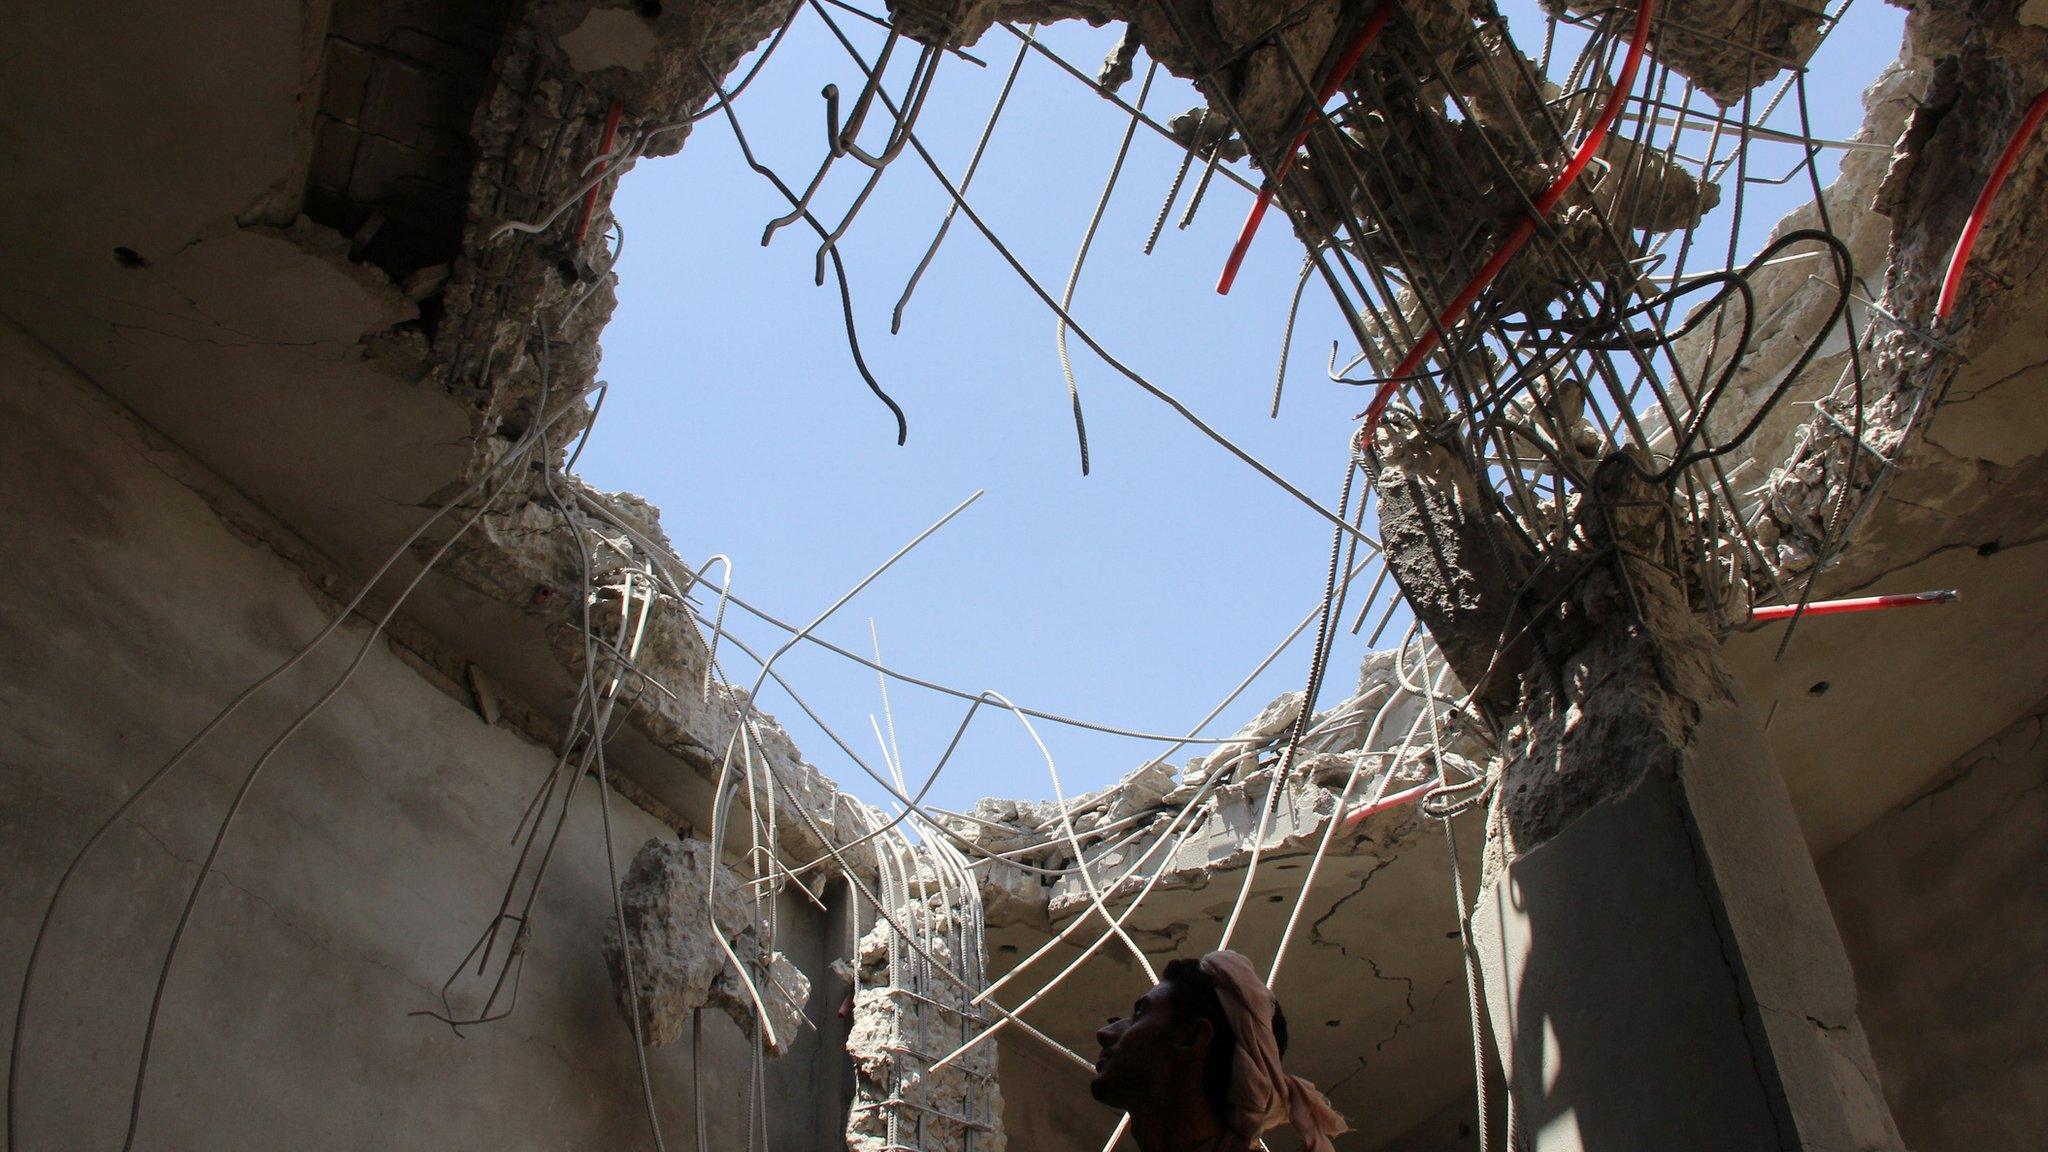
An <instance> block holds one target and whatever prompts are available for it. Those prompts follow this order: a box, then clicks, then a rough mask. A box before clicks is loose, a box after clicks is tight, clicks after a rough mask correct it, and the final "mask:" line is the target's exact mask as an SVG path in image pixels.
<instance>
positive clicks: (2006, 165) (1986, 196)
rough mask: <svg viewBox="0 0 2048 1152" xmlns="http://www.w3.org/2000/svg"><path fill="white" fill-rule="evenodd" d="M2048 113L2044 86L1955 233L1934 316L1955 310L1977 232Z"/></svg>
mask: <svg viewBox="0 0 2048 1152" xmlns="http://www.w3.org/2000/svg"><path fill="white" fill-rule="evenodd" d="M2043 115H2048V88H2044V89H2042V90H2041V94H2040V95H2039V96H2036V97H2034V102H2033V103H2032V104H2029V105H2027V114H2026V115H2025V116H2022V117H2020V126H2019V128H2018V130H2016V131H2015V132H2013V134H2012V139H2010V140H2008V141H2006V143H2005V151H2004V152H2001V153H1999V156H1998V163H1997V164H1996V165H1994V166H1993V167H1992V169H1991V179H1989V180H1986V181H1985V182H1984V191H1982V192H1980V193H1978V195H1977V203H1976V206H1975V207H1973V208H1971V209H1970V219H1969V222H1968V223H1966V224H1964V225H1963V234H1962V235H1961V236H1958V237H1956V250H1955V251H1954V252H1953V253H1951V254H1950V255H1949V258H1948V274H1947V275H1946V276H1944V277H1942V280H1941V297H1940V299H1938V300H1937V301H1936V302H1935V305H1934V317H1935V319H1937V320H1946V319H1948V318H1949V314H1950V313H1952V312H1954V311H1955V310H1956V297H1958V296H1960V295H1962V292H1963V272H1964V271H1965V270H1966V269H1968V268H1969V266H1970V250H1971V249H1972V248H1975V247H1976V246H1977V233H1979V232H1981V231H1983V230H1984V219H1985V217H1987V216H1990V215H1991V203H1992V201H1994V200H1996V199H1998V190H1999V189H2000V188H2003V187H2005V178H2006V177H2007V176H2010V175H2012V168H2013V165H2014V164H2016V163H2018V162H2019V158H2020V152H2021V151H2022V150H2024V149H2025V148H2026V146H2027V141H2028V140H2030V139H2032V138H2033V135H2034V129H2036V128H2038V127H2040V126H2041V117H2042V116H2043Z"/></svg>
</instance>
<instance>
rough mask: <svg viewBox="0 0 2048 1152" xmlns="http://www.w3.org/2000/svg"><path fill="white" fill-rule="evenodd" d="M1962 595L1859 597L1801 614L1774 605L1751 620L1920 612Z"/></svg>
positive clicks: (1758, 611)
mask: <svg viewBox="0 0 2048 1152" xmlns="http://www.w3.org/2000/svg"><path fill="white" fill-rule="evenodd" d="M1957 596H1958V593H1957V592H1956V591H1955V589H1953V588H1951V589H1946V590H1944V591H1940V592H1906V593H1902V594H1898V595H1893V596H1858V597H1856V598H1855V599H1853V600H1822V601H1820V602H1818V603H1814V604H1808V605H1807V606H1806V610H1805V611H1804V612H1801V611H1800V609H1799V605H1797V604H1772V605H1770V606H1769V607H1765V608H1755V609H1751V611H1750V613H1749V618H1750V619H1751V620H1752V621H1755V622H1758V623H1762V622H1763V621H1766V620H1789V619H1791V618H1792V617H1793V616H1795V615H1804V616H1839V615H1841V614H1843V613H1845V612H1875V611H1877V610H1878V609H1880V608H1917V607H1919V606H1921V605H1923V604H1953V603H1955V602H1956V598H1957Z"/></svg>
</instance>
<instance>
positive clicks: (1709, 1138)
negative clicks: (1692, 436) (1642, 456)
mask: <svg viewBox="0 0 2048 1152" xmlns="http://www.w3.org/2000/svg"><path fill="white" fill-rule="evenodd" d="M1613 495H1615V496H1617V497H1620V496H1624V495H1626V493H1614V494H1613ZM1641 503H1643V504H1644V505H1645V506H1647V502H1646V501H1644V502H1641ZM1626 505H1627V501H1625V500H1621V499H1617V500H1616V501H1615V504H1614V506H1615V507H1625V506H1626ZM1659 519H1661V517H1655V516H1650V517H1644V518H1642V519H1640V520H1638V522H1637V523H1636V524H1634V525H1633V526H1631V525H1629V524H1626V523H1622V524H1616V523H1608V524H1606V525H1605V526H1604V532H1603V534H1605V535H1607V536H1608V538H1609V539H1610V540H1613V541H1616V542H1617V543H1618V544H1619V545H1620V546H1618V547H1616V548H1614V549H1612V550H1611V553H1610V555H1609V559H1607V560H1602V561H1598V562H1596V563H1594V564H1593V565H1591V566H1590V567H1591V570H1590V572H1589V573H1588V574H1586V575H1584V576H1583V577H1581V578H1580V579H1578V580H1577V582H1576V583H1575V584H1574V585H1573V587H1572V589H1571V591H1570V594H1569V595H1568V596H1567V597H1566V598H1565V600H1564V603H1563V604H1562V606H1561V607H1560V609H1559V610H1558V612H1557V613H1556V616H1555V619H1556V620H1557V622H1558V627H1556V628H1552V629H1548V630H1547V631H1546V643H1545V645H1544V651H1545V653H1546V658H1547V659H1546V662H1545V665H1544V666H1543V667H1539V668H1532V669H1531V670H1530V671H1528V672H1527V673H1526V674H1525V676H1524V696H1523V707H1522V709H1521V712H1520V714H1519V718H1518V721H1517V723H1516V724H1515V725H1514V727H1513V728H1511V729H1510V731H1509V733H1508V736H1507V740H1506V742H1505V747H1506V749H1507V751H1506V761H1505V763H1504V764H1503V765H1502V775H1501V779H1500V787H1499V791H1498V792H1497V793H1496V795H1495V797H1494V800H1493V806H1492V808H1491V810H1490V811H1489V814H1488V826H1487V858H1486V864H1485V871H1484V875H1483V879H1482V883H1481V887H1480V891H1479V896H1478V901H1477V905H1478V906H1477V909H1476V914H1475V923H1474V928H1475V933H1474V944H1475V947H1476V948H1477V949H1478V952H1479V960H1480V965H1481V969H1482V972H1483V977H1484V982H1485V987H1486V1001H1487V1013H1488V1016H1489V1018H1490V1021H1489V1022H1490V1024H1491V1026H1492V1029H1493V1032H1494V1035H1495V1036H1496V1037H1497V1038H1498V1039H1499V1043H1500V1048H1501V1051H1502V1058H1503V1061H1504V1063H1505V1064H1506V1069H1505V1072H1506V1077H1507V1080H1508V1084H1509V1087H1510V1091H1511V1094H1512V1097H1513V1100H1514V1102H1515V1106H1516V1112H1517V1114H1518V1128H1519V1133H1520V1135H1521V1138H1522V1145H1521V1146H1522V1147H1524V1148H1527V1149H1532V1150H1535V1152H1568V1150H1569V1152H1576V1150H1579V1149H1589V1150H1594V1152H1601V1150H1608V1149H1612V1150H1627V1152H1635V1150H1639V1149H1648V1148H1654V1149H1657V1150H1658V1152H1678V1150H1685V1149H1701V1150H1705V1149H1716V1150H1723V1149H1764V1148H1783V1149H1814V1150H1821V1149H1826V1150H1829V1152H1837V1150H1845V1149H1859V1150H1861V1149H1899V1148H1901V1147H1902V1145H1901V1143H1900V1140H1899V1135H1898V1132H1897V1129H1896V1128H1895V1127H1894V1125H1893V1122H1892V1117H1891V1113H1890V1111H1889V1110H1888V1108H1887V1106H1886V1104H1885V1101H1884V1097H1883V1094H1882V1092H1881V1091H1880V1089H1879V1086H1878V1081H1877V1074H1876V1070H1875V1068H1874V1065H1873V1063H1872V1061H1871V1057H1870V1052H1869V1046H1868V1044H1867V1043H1866V1041H1865V1038H1864V1034H1863V1029H1862V1026H1861V1025H1860V1024H1859V1023H1858V1021H1857V1017H1856V993H1855V985H1854V981H1853V978H1852V976H1851V974H1850V970H1849V963H1848V959H1847V957H1846V956H1845V955H1844V953H1843V950H1842V942H1841V939H1840V937H1839V936H1838V935H1837V933H1836V930H1835V924H1834V920H1833V917H1832V915H1831V913H1830V912H1829V909H1828V906H1827V902H1826V899H1825V897H1824V895H1823V894H1822V890H1821V886H1820V881H1819V879H1818V877H1817V876H1816V874H1815V872H1814V867H1813V860H1812V857H1811V855H1810V854H1809V852H1808V850H1807V847H1806V843H1805V841H1804V839H1803V838H1802V837H1801V835H1800V832H1799V827H1798V824H1797V822H1796V821H1795V819H1794V817H1793V814H1792V809H1791V804H1790V799H1789V797H1788V795H1787V794H1786V791H1785V786H1784V782H1783V780H1782V779H1781V778H1780V777H1779V775H1778V771H1777V769H1776V767H1775V766H1774V765H1773V763H1772V761H1771V756H1770V750H1769V748H1768V746H1767V745H1766V743H1765V742H1764V739H1763V734H1762V730H1761V727H1760V725H1759V723H1758V718H1757V717H1756V716H1755V715H1753V713H1752V711H1751V709H1750V708H1749V707H1748V706H1747V705H1746V704H1745V703H1744V702H1743V701H1742V699H1741V698H1740V695H1739V693H1738V692H1737V691H1736V689H1735V688H1734V686H1733V684H1732V682H1731V680H1730V679H1729V677H1728V675H1727V673H1726V671H1725V670H1724V669H1723V667H1722V665H1721V662H1720V657H1719V653H1718V648H1717V645H1716V643H1715V641H1714V639H1713V637H1712V636H1711V635H1709V634H1707V633H1706V632H1705V631H1704V630H1703V629H1701V628H1700V626H1699V625H1698V623H1697V622H1696V621H1695V619H1694V617H1693V615H1692V612H1691V608H1690V606H1689V605H1688V603H1687V600H1686V597H1685V594H1684V590H1683V588H1682V587H1681V586H1680V585H1679V583H1678V581H1677V580H1676V579H1675V578H1674V577H1672V575H1671V574H1670V572H1669V571H1668V570H1666V569H1664V568H1663V567H1661V566H1660V565H1658V564H1656V563H1654V562H1653V560H1652V559H1651V558H1655V557H1659V556H1663V555H1666V554H1667V552H1666V550H1665V548H1664V547H1663V544H1664V543H1665V542H1663V541H1661V540H1660V539H1658V538H1657V536H1656V533H1658V532H1659V531H1661V530H1662V529H1660V528H1659V527H1658V526H1657V523H1656V521H1657V520H1659Z"/></svg>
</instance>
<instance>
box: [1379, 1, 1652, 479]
mask: <svg viewBox="0 0 2048 1152" xmlns="http://www.w3.org/2000/svg"><path fill="white" fill-rule="evenodd" d="M1655 4H1656V0H1636V27H1635V32H1634V33H1633V34H1631V35H1630V36H1629V41H1628V55H1627V56H1626V57H1624V58H1623V59H1622V62H1621V76H1620V78H1619V79H1617V80H1616V81H1615V82H1614V90H1613V91H1611V92H1609V93H1608V94H1607V103H1606V105H1605V106H1603V107H1602V108H1601V109H1600V118H1599V119H1597V120H1595V121H1593V127H1592V129H1591V130H1590V131H1588V132H1587V133H1586V139H1585V140H1584V141H1582V142H1581V143H1580V144H1579V150H1578V151H1577V152H1576V153H1574V154H1573V155H1572V158H1571V162H1570V163H1568V164H1566V165H1565V166H1564V171H1562V172H1560V173H1558V174H1557V179H1555V180H1552V181H1551V182H1550V186H1549V187H1548V188H1545V189H1544V190H1543V194H1542V195H1540V196H1538V197H1536V204H1535V211H1534V212H1528V213H1524V214H1523V215H1522V218H1521V219H1519V220H1517V221H1515V226H1514V227H1513V228H1512V229H1510V230H1509V231H1508V234H1507V238H1506V239H1505V240H1503V241H1502V242H1501V246H1500V247H1499V248H1498V249H1496V250H1495V251H1494V253H1493V255H1492V256H1491V257H1489V258H1488V259H1487V261H1486V265H1485V266H1484V267H1482V268H1480V269H1479V272H1478V274H1477V275H1475V276H1473V277H1472V279H1471V281H1470V282H1469V283H1467V284H1466V285H1465V286H1464V287H1463V288H1461V289H1459V290H1458V294H1457V296H1455V297H1454V298H1452V300H1451V302H1450V304H1449V305H1448V306H1447V307H1445V308H1444V310H1443V311H1442V312H1441V313H1439V314H1438V315H1437V318H1436V323H1435V324H1433V325H1431V326H1430V327H1428V328H1426V329H1424V330H1423V332H1422V335H1421V336H1419V337H1417V338H1416V341H1415V346H1414V347H1413V348H1410V349H1409V350H1408V354H1407V355H1406V356H1403V357H1402V358H1401V362H1400V363H1399V364H1397V365H1395V366H1394V371H1393V374H1392V375H1391V376H1389V377H1388V378H1387V381H1386V382H1385V383H1384V384H1381V385H1380V390H1379V391H1378V392H1377V393H1375V394H1374V395H1373V398H1372V404H1371V405H1370V406H1368V407H1367V408H1366V410H1365V411H1363V412H1361V413H1359V416H1360V417H1361V418H1362V419H1363V420H1364V421H1365V427H1364V429H1363V430H1362V432H1363V435H1362V437H1361V439H1362V441H1363V442H1364V443H1368V444H1370V443H1371V442H1372V433H1373V429H1374V428H1375V427H1377V426H1378V425H1379V422H1380V414H1381V413H1383V412H1385V411H1386V409H1387V402H1388V401H1390V400H1392V399H1393V398H1394V390H1395V389H1396V388H1397V387H1399V386H1400V384H1401V382H1402V381H1404V380H1406V379H1408V378H1409V377H1411V376H1413V375H1414V374H1415V370H1416V369H1418V368H1420V367H1422V362H1423V361H1424V360H1427V359H1428V358H1429V354H1430V353H1431V352H1434V351H1435V350H1436V346H1437V344H1438V342H1439V341H1441V340H1442V339H1443V333H1444V331H1445V330H1447V329H1448V328H1450V326H1451V325H1452V324H1455V323H1457V321H1458V318H1459V317H1460V316H1463V315H1464V314H1465V310H1466V309H1467V308H1470V307H1472V304H1473V302H1475V301H1477V300H1478V299H1479V294H1480V293H1481V292H1484V291H1486V288H1487V285H1489V284H1492V283H1493V280H1494V277H1496V276H1499V275H1500V272H1501V269H1503V268H1505V267H1507V266H1508V261H1510V260H1513V259H1514V258H1515V253H1517V252H1520V251H1521V250H1522V245H1524V244H1527V243H1528V242H1529V237H1531V236H1534V235H1535V234H1536V224H1537V222H1538V221H1539V220H1541V219H1542V218H1543V217H1545V216H1548V215H1550V210H1551V209H1552V208H1555V207H1557V204H1558V201H1560V200H1563V199H1564V194H1565V193H1566V192H1569V191H1571V188H1572V185H1573V184H1574V183H1576V182H1577V181H1578V178H1579V174H1580V173H1581V172H1584V171H1585V170H1586V165H1588V164H1590V163H1592V162H1593V154H1594V153H1596V152H1598V151H1599V150H1600V146H1601V145H1602V144H1605V143H1606V142H1607V133H1608V132H1609V130H1611V129H1612V128H1613V127H1614V118H1615V117H1616V116H1618V115H1620V114H1621V106H1622V103H1623V102H1624V101H1626V100H1627V99H1628V94H1629V89H1631V88H1633V87H1634V86H1635V81H1636V69H1637V68H1638V67H1639V66H1641V64H1642V62H1643V48H1644V46H1646V45H1647V44H1648V43H1649V42H1650V13H1651V9H1652V8H1654V7H1655Z"/></svg>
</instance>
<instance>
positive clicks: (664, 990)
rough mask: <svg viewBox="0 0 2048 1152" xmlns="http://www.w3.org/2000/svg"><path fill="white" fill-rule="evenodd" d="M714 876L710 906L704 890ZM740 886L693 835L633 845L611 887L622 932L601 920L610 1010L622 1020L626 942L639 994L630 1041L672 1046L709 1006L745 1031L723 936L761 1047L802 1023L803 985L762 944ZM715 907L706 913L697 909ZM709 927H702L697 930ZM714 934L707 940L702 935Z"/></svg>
mask: <svg viewBox="0 0 2048 1152" xmlns="http://www.w3.org/2000/svg"><path fill="white" fill-rule="evenodd" d="M714 876H715V877H716V878H717V879H716V901H717V902H716V904H715V905H712V904H711V903H710V902H711V899H712V892H711V891H710V888H711V885H712V883H713V877H714ZM746 892H747V884H746V882H745V881H743V880H741V879H740V878H739V877H738V876H736V875H734V874H733V873H732V872H730V871H728V870H727V869H726V868H725V867H724V866H723V865H721V864H719V863H717V862H716V860H715V854H714V853H713V852H712V850H711V846H710V845H709V844H706V843H705V842H703V841H702V840H694V839H683V840H677V841H664V840H649V841H647V842H646V843H645V844H643V845H641V846H640V851H639V853H638V854H636V855H635V856H634V857H633V863H632V864H631V865H630V866H629V867H628V868H627V869H626V875H625V877H624V878H623V880H622V881H621V882H620V885H619V898H620V901H621V902H622V904H623V905H624V907H625V913H626V930H625V933H624V935H623V936H622V935H621V933H620V930H619V922H618V920H617V919H616V918H613V919H611V920H609V921H607V923H606V928H605V936H604V944H603V948H604V958H605V966H606V967H607V968H608V969H609V970H610V971H611V975H612V992H613V996H614V998H615V999H616V1001H617V1002H618V1006H619V1012H620V1014H621V1015H624V1016H626V1017H627V1018H628V1019H629V1020H630V1019H631V1018H632V1017H631V1008H630V1006H629V1004H630V996H629V989H628V987H627V983H626V971H625V959H626V956H627V952H628V948H627V946H626V945H627V944H628V943H629V944H630V951H631V956H632V960H633V976H634V980H635V983H636V984H637V987H638V992H639V999H640V1038H641V1042H642V1043H644V1044H646V1045H647V1046H648V1047H650V1048H658V1047H661V1046H663V1045H666V1044H673V1043H675V1042H676V1041H677V1040H680V1039H682V1038H683V1037H684V1036H685V1035H687V1034H688V1033H689V1030H690V1019H691V1016H692V1014H693V1013H695V1012H696V1011H697V1010H698V1009H700V1008H705V1007H714V1008H718V1009H719V1010H721V1011H723V1012H724V1013H725V1014H726V1015H728V1016H730V1017H732V1019H733V1022H734V1023H736V1024H738V1025H739V1026H740V1027H741V1028H744V1029H747V1030H748V1031H750V1032H751V1031H752V1030H753V1028H754V1021H755V1008H754V999H753V996H752V994H751V993H749V992H748V991H747V988H746V984H745V982H744V981H742V980H741V979H740V974H739V972H738V971H737V970H736V969H735V968H734V967H733V965H732V960H731V959H730V958H729V957H728V956H727V955H726V953H725V950H724V949H723V948H721V947H719V943H718V941H719V939H720V938H723V939H724V940H725V941H726V943H727V944H728V945H730V947H731V948H732V950H733V953H734V954H735V955H737V956H738V957H739V958H740V961H741V963H743V964H745V965H746V966H747V968H748V972H747V975H748V976H749V977H750V978H751V979H752V980H753V981H754V986H755V987H756V988H758V989H759V990H760V992H761V996H762V998H763V1000H764V1001H765V1003H766V1006H767V1009H768V1011H769V1012H770V1013H771V1015H770V1016H769V1020H768V1027H769V1030H770V1031H771V1032H772V1033H773V1035H774V1037H775V1043H774V1045H772V1046H771V1050H772V1051H773V1052H774V1053H775V1054H776V1055H781V1054H782V1052H783V1051H785V1050H787V1048H788V1046H789V1042H790V1040H791V1039H793V1038H794V1037H795V1036H796V1033H797V1029H798V1028H799V1027H801V1026H802V1024H803V1014H804V1006H805V1004H806V1003H807V1002H808V1001H809V1000H810V995H811V982H810V978H809V977H807V976H805V975H804V974H803V972H802V971H800V970H799V969H798V968H797V967H796V965H795V964H793V963H791V962H790V960H789V958H788V957H787V956H784V955H783V954H782V953H780V952H771V951H768V950H767V949H765V948H764V947H763V946H762V944H761V940H760V928H759V925H758V924H757V922H756V920H755V912H754V909H753V907H752V906H751V902H750V901H749V900H748V899H747V896H746ZM707 907H711V908H714V909H715V915H712V914H710V913H708V912H707ZM707 929H709V931H707ZM713 932H715V933H717V935H716V936H714V935H713V934H712V933H713Z"/></svg>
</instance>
